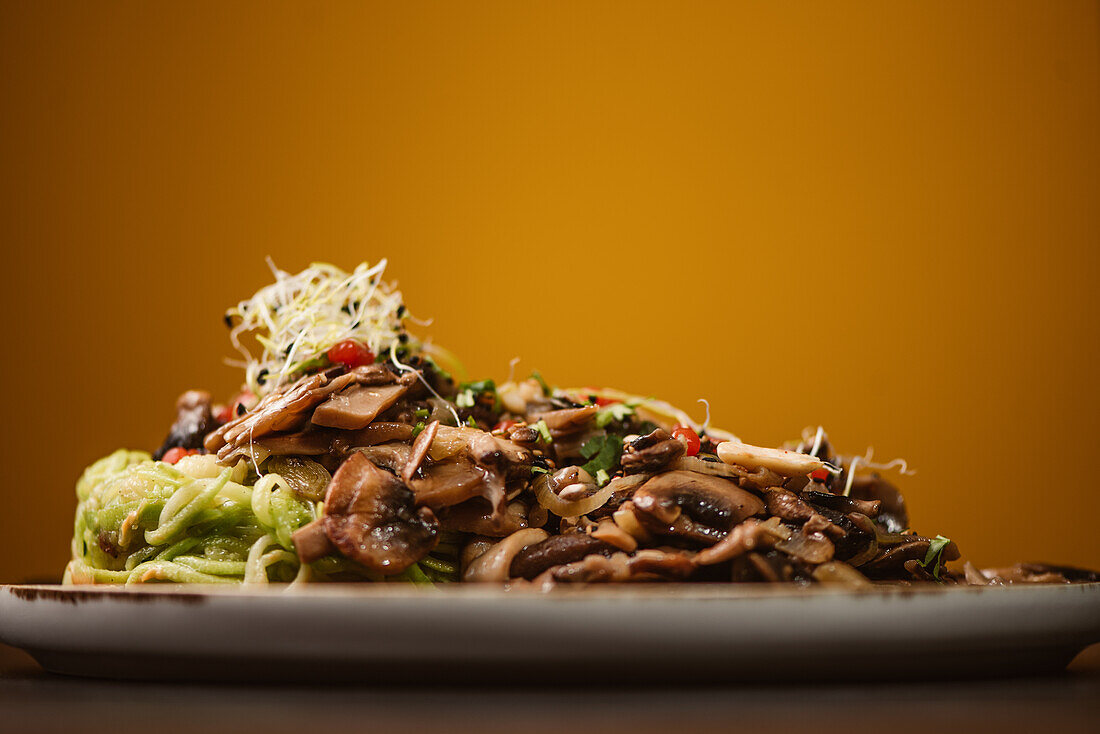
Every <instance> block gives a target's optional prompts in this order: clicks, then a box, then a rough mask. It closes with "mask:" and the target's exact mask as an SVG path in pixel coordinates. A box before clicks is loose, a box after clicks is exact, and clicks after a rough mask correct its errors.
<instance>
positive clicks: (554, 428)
mask: <svg viewBox="0 0 1100 734" xmlns="http://www.w3.org/2000/svg"><path fill="white" fill-rule="evenodd" d="M597 410H598V408H597V407H596V406H595V405H585V406H584V407H581V408H562V409H561V410H550V411H547V412H545V413H536V414H535V415H532V416H531V419H530V420H529V421H528V422H529V423H536V422H538V421H543V422H544V423H545V424H546V427H547V428H548V429H550V434H551V435H552V436H555V437H556V436H566V435H569V434H571V433H576V432H577V431H579V430H581V429H583V428H584V427H585V426H587V425H588V423H589V422H590V421H591V420H592V419H593V418H595V417H596V411H597Z"/></svg>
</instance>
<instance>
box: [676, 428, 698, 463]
mask: <svg viewBox="0 0 1100 734" xmlns="http://www.w3.org/2000/svg"><path fill="white" fill-rule="evenodd" d="M672 436H673V438H678V439H680V440H681V441H683V442H684V443H686V444H687V450H686V451H685V452H684V453H685V454H687V455H688V456H695V455H696V454H697V453H699V446H700V445H701V443H702V442H701V441H700V440H699V434H698V433H696V432H695V431H694V430H693V429H691V428H689V427H688V426H676V427H675V428H673V429H672Z"/></svg>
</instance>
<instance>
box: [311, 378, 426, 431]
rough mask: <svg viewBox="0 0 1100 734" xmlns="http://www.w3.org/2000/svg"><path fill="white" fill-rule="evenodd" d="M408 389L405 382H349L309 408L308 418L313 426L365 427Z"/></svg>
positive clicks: (347, 428)
mask: <svg viewBox="0 0 1100 734" xmlns="http://www.w3.org/2000/svg"><path fill="white" fill-rule="evenodd" d="M408 391H409V386H408V385H407V384H396V385H373V386H372V385H351V386H349V387H348V388H346V389H344V390H342V391H340V392H338V393H335V394H333V395H331V396H329V398H328V400H326V401H325V402H323V403H321V404H320V405H318V406H317V409H316V410H314V411H313V418H312V421H313V423H314V425H318V426H328V427H329V428H343V429H345V430H357V429H360V428H366V427H367V426H368V425H370V422H371V421H373V420H374V419H375V418H377V417H378V415H379V414H380V413H382V412H383V411H384V410H386V409H387V408H389V407H390V406H392V405H393V404H394V403H396V402H397V401H398V400H400V399H401V398H402V397H403V396H404V395H405V393H407V392H408Z"/></svg>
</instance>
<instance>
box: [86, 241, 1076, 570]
mask: <svg viewBox="0 0 1100 734" xmlns="http://www.w3.org/2000/svg"><path fill="white" fill-rule="evenodd" d="M384 269H385V261H382V262H380V263H378V264H376V265H374V266H373V267H372V266H368V265H366V264H362V265H360V266H359V267H357V268H356V269H355V270H354V271H352V272H344V271H342V270H340V269H338V268H336V267H333V266H331V265H325V264H315V265H312V266H310V267H309V268H307V269H306V270H304V271H302V272H301V273H298V274H290V273H286V272H283V271H280V270H278V269H275V268H274V267H272V270H273V272H274V275H275V282H274V283H272V284H271V285H268V286H266V287H265V288H262V289H261V290H260V291H258V292H257V293H256V294H255V295H253V296H252V297H251V298H249V299H248V300H246V301H242V302H241V303H239V304H238V305H237V306H236V307H235V308H233V309H231V310H230V311H229V312H228V313H227V315H226V323H227V325H228V326H229V328H230V338H231V340H232V342H233V344H234V346H235V347H236V348H237V349H238V351H239V352H240V353H241V356H242V360H241V362H240V363H239V364H240V366H241V367H243V369H244V385H243V387H242V389H241V390H240V392H239V393H238V394H237V395H235V396H234V397H232V398H231V399H229V400H227V401H225V402H215V400H214V399H213V397H212V396H211V395H210V394H209V393H207V392H203V391H197V390H192V391H189V392H186V393H184V394H183V395H182V396H180V398H179V400H178V402H177V404H176V413H177V415H176V419H175V421H174V423H173V424H172V426H171V428H170V429H169V431H168V435H167V438H166V439H165V440H164V443H163V444H162V445H161V446H160V447H159V448H158V449H157V450H156V451H155V452H153V453H152V454H150V453H145V452H141V451H127V450H119V451H117V452H115V453H113V454H111V455H110V456H107V457H105V458H103V459H101V460H99V461H97V462H95V463H94V464H92V465H91V466H90V467H88V469H87V470H85V472H84V474H83V476H82V477H81V478H80V481H79V482H78V484H77V488H76V491H77V499H78V506H77V512H76V521H75V529H74V534H73V542H72V560H71V561H70V563H69V565H68V567H67V569H66V572H65V581H66V583H73V584H86V583H95V584H103V583H105V584H134V583H143V582H154V581H167V582H183V583H189V582H195V583H241V582H244V583H271V582H291V583H303V582H325V581H373V582H380V581H408V582H414V583H444V582H468V583H472V582H482V583H496V584H509V585H511V586H533V587H536V588H540V589H547V588H551V587H554V586H557V585H562V584H574V583H596V582H632V581H675V582H686V581H692V582H694V581H700V582H726V583H729V582H753V581H770V582H790V583H796V584H835V585H841V586H850V587H865V586H870V585H872V584H878V583H895V584H896V583H902V584H914V583H922V582H928V583H941V584H982V585H988V584H1011V583H1021V582H1071V581H1084V580H1095V579H1096V575H1095V574H1093V573H1091V572H1087V571H1080V570H1077V569H1071V568H1061V567H1051V566H1042V565H1035V564H1022V565H1018V566H1015V567H1011V568H1005V569H996V570H991V571H982V570H979V569H977V568H975V567H973V566H972V565H970V564H963V565H962V566H961V567H949V566H948V563H949V562H952V561H956V560H958V559H959V550H958V548H957V547H956V545H955V543H954V542H952V541H951V540H949V539H948V538H945V537H943V536H941V535H924V534H920V533H918V532H915V531H914V530H913V529H911V528H910V527H909V518H908V514H907V512H906V505H905V500H904V499H903V498H902V495H901V494H900V492H899V491H898V490H897V488H896V487H895V486H894V485H893V484H892V483H891V482H890V481H888V480H887V479H886V478H885V475H886V474H887V473H888V472H889V471H892V470H901V471H902V472H903V473H904V471H905V470H906V467H905V464H904V462H900V461H896V462H891V463H890V464H887V465H879V464H875V463H873V462H872V461H871V460H870V457H869V456H847V455H841V454H838V453H837V452H836V451H835V450H834V448H833V446H832V444H831V442H830V440H829V437H828V436H827V435H826V434H825V432H824V430H822V429H821V428H814V429H808V430H807V431H805V432H804V433H803V434H802V438H801V440H800V441H797V442H793V443H792V444H791V445H789V446H786V447H781V448H771V447H765V446H755V445H751V444H749V443H746V442H743V441H741V440H740V439H738V438H737V437H736V436H734V435H732V434H730V433H727V432H725V431H722V430H719V429H716V428H713V427H711V426H710V425H709V420H708V421H707V422H705V423H703V424H699V423H697V422H695V421H694V420H693V419H692V418H691V416H689V415H688V414H686V413H685V412H683V411H681V410H679V409H677V408H675V407H673V406H671V405H669V404H667V403H665V402H662V401H659V400H656V399H653V398H647V397H642V396H637V395H631V394H627V393H624V392H621V391H618V390H614V389H609V388H598V389H597V388H560V387H552V386H551V385H550V384H548V383H547V382H546V380H544V379H543V378H542V376H541V375H539V374H538V373H534V374H532V375H531V376H530V377H528V378H526V379H509V380H508V381H506V382H503V383H501V384H497V383H496V382H494V381H493V380H491V379H483V380H476V381H468V380H463V379H460V378H458V377H456V374H459V373H460V372H461V370H460V368H459V366H458V364H457V360H455V359H454V357H453V356H452V355H451V354H450V353H449V352H447V351H446V350H444V349H442V348H440V347H438V346H436V345H434V344H432V343H431V342H430V341H426V340H421V339H419V338H417V337H416V336H414V335H413V334H412V333H410V332H409V331H408V329H407V328H406V326H407V325H408V324H409V323H412V322H411V317H410V316H409V313H408V311H407V309H406V307H405V305H404V303H403V301H402V297H401V293H400V292H399V291H398V290H396V288H395V287H394V286H393V285H391V284H390V283H388V282H386V281H385V280H384V279H383V273H384Z"/></svg>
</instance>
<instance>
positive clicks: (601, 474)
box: [596, 469, 611, 487]
mask: <svg viewBox="0 0 1100 734" xmlns="http://www.w3.org/2000/svg"><path fill="white" fill-rule="evenodd" d="M610 481H611V475H610V474H608V473H607V472H606V471H604V470H603V469H600V470H599V471H598V472H596V485H597V486H599V487H602V486H603V485H605V484H607V483H608V482H610Z"/></svg>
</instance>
